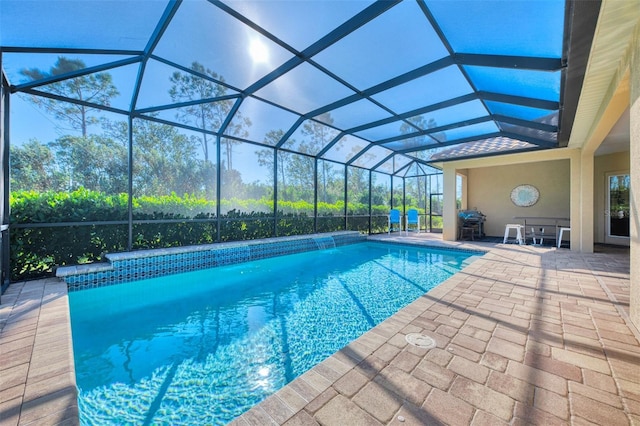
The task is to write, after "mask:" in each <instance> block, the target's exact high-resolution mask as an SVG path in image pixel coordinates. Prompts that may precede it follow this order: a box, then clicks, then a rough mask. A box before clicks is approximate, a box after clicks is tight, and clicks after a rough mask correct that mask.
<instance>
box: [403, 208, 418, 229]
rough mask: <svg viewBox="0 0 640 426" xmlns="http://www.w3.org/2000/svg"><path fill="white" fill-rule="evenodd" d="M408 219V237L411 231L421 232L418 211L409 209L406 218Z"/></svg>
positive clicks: (406, 225)
mask: <svg viewBox="0 0 640 426" xmlns="http://www.w3.org/2000/svg"><path fill="white" fill-rule="evenodd" d="M405 219H406V223H405V227H404V230H405V232H406V233H407V235H409V231H410V230H412V231H415V232H418V233H419V232H420V218H419V216H418V210H416V209H409V210H408V211H407V216H405Z"/></svg>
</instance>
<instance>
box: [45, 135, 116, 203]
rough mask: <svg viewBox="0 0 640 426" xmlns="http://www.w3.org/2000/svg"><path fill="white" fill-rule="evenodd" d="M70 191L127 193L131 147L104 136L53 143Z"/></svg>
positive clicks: (76, 138) (69, 137)
mask: <svg viewBox="0 0 640 426" xmlns="http://www.w3.org/2000/svg"><path fill="white" fill-rule="evenodd" d="M49 146H50V147H51V148H53V149H54V151H55V153H56V158H57V163H58V165H59V167H60V169H61V171H62V172H63V173H64V176H65V181H66V183H67V184H66V188H67V190H69V191H73V190H76V189H78V188H81V187H82V188H86V189H89V190H92V191H102V192H105V193H110V194H117V193H121V192H127V187H128V185H127V182H128V180H127V176H128V173H127V164H128V162H127V145H125V144H123V143H118V142H117V141H114V140H113V139H111V138H109V137H106V136H104V135H89V136H85V137H82V136H69V135H67V136H62V137H60V138H58V139H56V140H55V141H53V142H51V143H50V144H49Z"/></svg>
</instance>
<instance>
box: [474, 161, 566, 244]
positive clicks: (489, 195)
mask: <svg viewBox="0 0 640 426" xmlns="http://www.w3.org/2000/svg"><path fill="white" fill-rule="evenodd" d="M569 172H570V168H569V160H553V161H543V162H536V163H527V164H517V165H508V166H494V167H480V168H474V169H469V170H468V182H467V185H468V186H467V189H468V199H467V201H468V208H470V209H478V210H480V211H481V212H482V213H484V214H485V215H486V216H487V221H486V223H485V233H486V234H487V235H488V236H502V235H504V225H505V224H507V223H513V222H514V221H515V220H514V217H516V216H537V217H567V218H568V217H569V215H570V208H569V201H570V200H569V194H570V187H569V177H570V173H569ZM522 184H529V185H533V186H535V187H536V188H538V191H540V199H539V200H538V202H537V203H536V204H535V205H533V206H531V207H517V206H515V205H514V204H513V203H512V202H511V198H510V196H511V191H512V190H513V188H515V187H516V186H518V185H522ZM516 223H517V221H516Z"/></svg>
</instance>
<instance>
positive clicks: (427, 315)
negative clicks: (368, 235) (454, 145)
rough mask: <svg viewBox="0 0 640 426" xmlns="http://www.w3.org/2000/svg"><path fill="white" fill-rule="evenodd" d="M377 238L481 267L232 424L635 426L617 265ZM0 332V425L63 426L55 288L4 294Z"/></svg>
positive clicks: (61, 292) (61, 331)
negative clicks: (429, 343)
mask: <svg viewBox="0 0 640 426" xmlns="http://www.w3.org/2000/svg"><path fill="white" fill-rule="evenodd" d="M377 238H382V239H386V238H391V239H395V240H401V241H404V242H412V243H418V244H422V243H428V244H435V245H440V244H442V245H454V246H458V247H466V248H476V249H482V250H487V254H486V255H484V256H483V257H481V258H478V259H477V260H476V261H474V262H473V263H471V264H470V265H469V266H467V267H466V268H465V269H464V270H463V271H462V272H460V273H458V274H456V275H455V276H454V277H452V278H451V279H449V280H447V281H446V282H445V283H443V284H442V285H440V286H439V287H437V288H436V289H434V290H432V291H430V292H429V293H427V294H425V295H424V296H422V297H421V298H420V299H418V300H416V301H415V302H413V303H412V304H410V305H409V306H407V307H405V308H404V309H402V310H401V311H400V312H398V313H397V314H396V315H394V316H393V317H391V318H389V319H387V320H386V321H384V322H383V323H381V324H380V325H378V326H377V327H375V328H374V329H373V330H371V331H370V332H368V333H367V334H365V335H363V336H362V337H360V338H359V339H357V340H355V341H353V342H352V343H351V344H350V345H348V346H347V347H345V348H344V349H342V350H341V351H339V352H338V353H336V354H334V355H333V356H331V357H330V358H328V359H327V360H326V361H324V362H323V363H321V364H319V365H317V366H316V367H314V368H313V369H312V370H310V371H308V372H307V373H305V374H303V375H302V376H301V377H299V378H297V379H296V380H294V381H293V382H292V383H290V384H289V385H288V386H286V387H285V388H283V389H281V390H279V391H278V392H277V393H276V394H274V395H272V396H271V397H269V398H268V399H266V400H265V401H263V402H262V403H261V404H259V405H257V406H256V407H254V408H253V409H251V410H250V411H248V412H247V413H245V414H244V415H242V416H241V417H239V418H238V419H236V420H235V421H234V422H233V424H235V425H268V424H286V425H315V424H322V425H378V424H392V425H396V424H397V425H423V424H451V425H467V424H472V425H500V424H512V425H518V424H541V425H553V424H577V425H588V424H598V425H627V424H640V343H639V336H638V331H637V330H636V329H635V328H634V327H633V326H632V325H631V323H630V322H629V320H628V303H629V253H628V251H626V250H613V252H610V253H609V252H607V253H594V254H579V253H573V252H571V251H569V250H567V249H556V248H547V247H534V246H518V245H503V244H487V243H474V242H465V243H460V242H456V243H447V242H442V241H441V240H440V238H439V236H434V235H432V234H418V235H415V234H414V235H413V236H404V235H403V236H392V237H387V236H380V237H377ZM0 325H1V327H2V328H1V331H0V345H1V346H0V377H1V378H2V380H1V382H0V425H17V424H21V425H23V424H38V425H44V424H77V423H78V420H77V412H78V408H77V402H76V399H75V380H74V373H73V352H72V348H71V329H70V325H69V313H68V300H67V296H66V287H65V285H64V284H63V283H60V282H59V281H57V280H56V279H48V280H39V281H32V282H27V283H17V284H13V285H12V286H11V287H10V288H9V289H8V291H7V292H6V293H5V295H3V296H2V305H0ZM408 333H421V334H424V335H426V336H429V337H431V338H433V339H434V340H435V342H436V343H437V347H436V348H433V349H429V350H427V349H421V348H419V347H416V346H412V345H410V344H408V343H407V342H406V340H405V335H406V334H408Z"/></svg>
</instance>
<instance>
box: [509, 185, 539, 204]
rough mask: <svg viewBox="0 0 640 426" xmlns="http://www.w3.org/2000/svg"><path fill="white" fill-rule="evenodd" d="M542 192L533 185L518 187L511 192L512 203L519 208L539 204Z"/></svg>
mask: <svg viewBox="0 0 640 426" xmlns="http://www.w3.org/2000/svg"><path fill="white" fill-rule="evenodd" d="M538 198H540V191H538V188H536V187H535V186H533V185H518V186H516V187H515V188H513V191H511V201H513V204H515V205H516V206H518V207H530V206H532V205H534V204H535V203H537V202H538Z"/></svg>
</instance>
